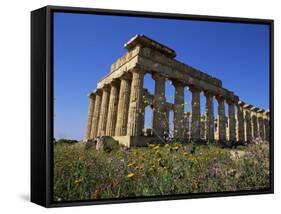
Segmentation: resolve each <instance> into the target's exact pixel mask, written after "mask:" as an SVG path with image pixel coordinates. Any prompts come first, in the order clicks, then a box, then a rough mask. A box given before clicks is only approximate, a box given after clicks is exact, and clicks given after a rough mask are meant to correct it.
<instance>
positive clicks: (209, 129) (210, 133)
mask: <svg viewBox="0 0 281 214" xmlns="http://www.w3.org/2000/svg"><path fill="white" fill-rule="evenodd" d="M204 95H205V97H206V125H205V130H206V140H214V101H213V97H214V95H213V94H212V93H209V92H208V91H205V92H204Z"/></svg>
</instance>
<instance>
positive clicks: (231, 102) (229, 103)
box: [225, 97, 235, 105]
mask: <svg viewBox="0 0 281 214" xmlns="http://www.w3.org/2000/svg"><path fill="white" fill-rule="evenodd" d="M225 102H226V103H227V104H228V105H234V104H235V101H234V100H232V99H231V98H229V97H228V98H226V99H225Z"/></svg>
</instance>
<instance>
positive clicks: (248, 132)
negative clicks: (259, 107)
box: [244, 105, 253, 141]
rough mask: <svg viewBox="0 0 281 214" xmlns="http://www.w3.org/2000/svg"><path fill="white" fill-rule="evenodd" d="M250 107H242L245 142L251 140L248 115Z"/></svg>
mask: <svg viewBox="0 0 281 214" xmlns="http://www.w3.org/2000/svg"><path fill="white" fill-rule="evenodd" d="M249 109H250V106H249V105H245V106H244V111H245V128H246V129H245V132H246V133H245V136H246V141H250V140H252V137H253V136H252V121H251V114H250V110H249Z"/></svg>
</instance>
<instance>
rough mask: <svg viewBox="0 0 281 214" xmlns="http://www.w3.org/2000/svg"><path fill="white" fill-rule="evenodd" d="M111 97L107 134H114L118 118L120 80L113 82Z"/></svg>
mask: <svg viewBox="0 0 281 214" xmlns="http://www.w3.org/2000/svg"><path fill="white" fill-rule="evenodd" d="M110 85H111V89H110V98H109V104H108V115H107V121H106V132H105V133H106V135H107V136H114V134H115V126H116V119H117V107H118V95H119V81H118V80H114V81H112V82H111V84H110Z"/></svg>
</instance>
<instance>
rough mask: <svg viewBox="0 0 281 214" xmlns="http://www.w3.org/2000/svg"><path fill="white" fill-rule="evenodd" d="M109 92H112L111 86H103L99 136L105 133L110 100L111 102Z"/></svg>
mask: <svg viewBox="0 0 281 214" xmlns="http://www.w3.org/2000/svg"><path fill="white" fill-rule="evenodd" d="M109 92H110V87H109V86H108V85H106V86H104V87H103V88H102V99H101V109H100V119H99V126H98V134H97V135H98V136H104V135H105V129H106V119H107V112H108V102H109Z"/></svg>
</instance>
